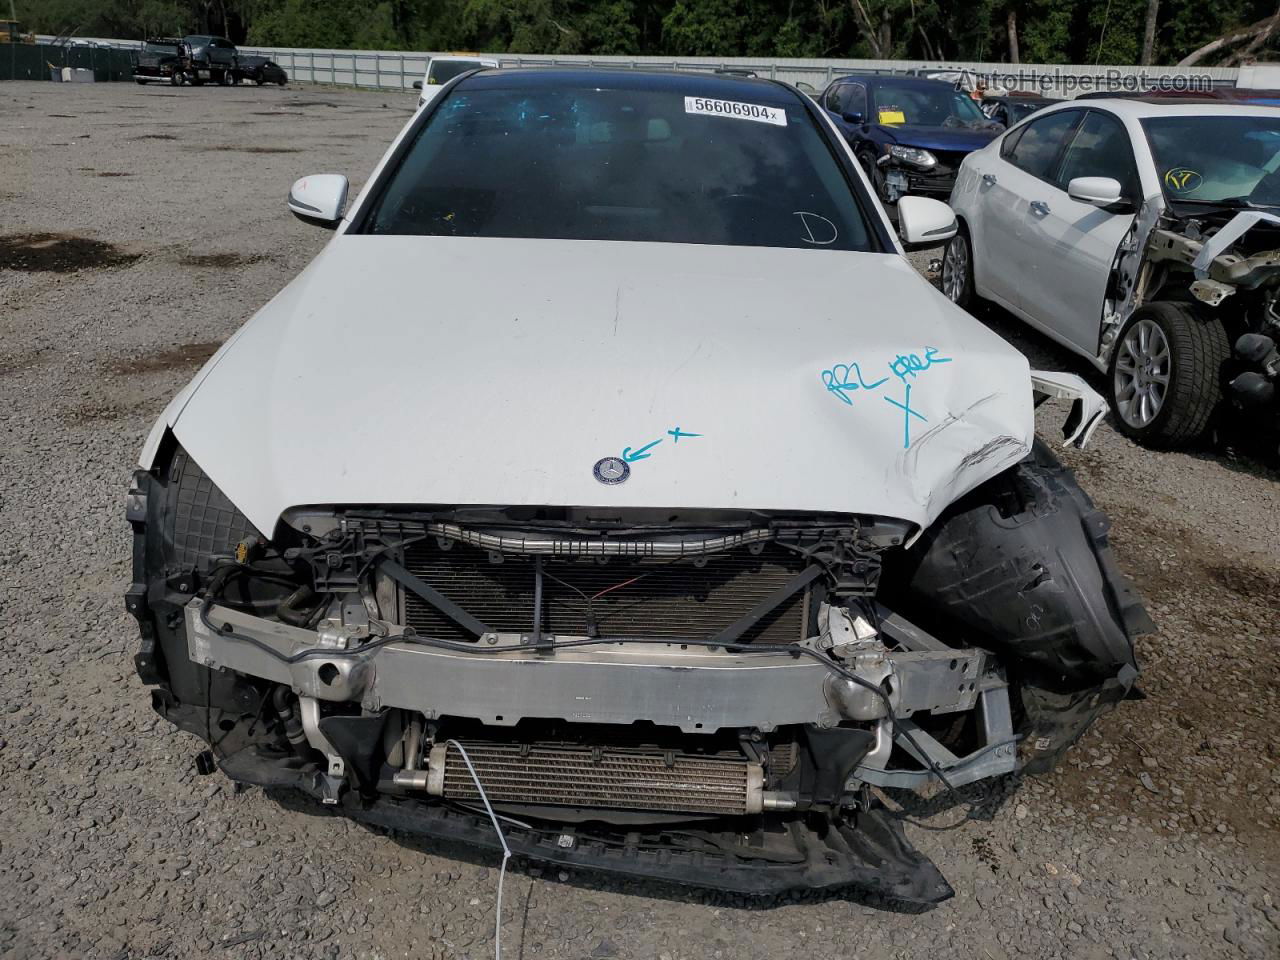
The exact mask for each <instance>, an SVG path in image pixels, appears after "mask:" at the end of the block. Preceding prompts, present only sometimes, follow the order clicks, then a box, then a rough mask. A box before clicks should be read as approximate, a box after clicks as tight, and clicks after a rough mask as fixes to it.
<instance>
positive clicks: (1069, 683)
mask: <svg viewBox="0 0 1280 960" xmlns="http://www.w3.org/2000/svg"><path fill="white" fill-rule="evenodd" d="M1091 419H1092V418H1091ZM155 462H156V466H155V468H153V469H151V470H146V471H141V470H140V471H139V472H138V473H137V474H136V475H135V479H134V486H133V489H132V490H131V492H130V496H129V520H130V521H131V523H132V525H133V529H134V583H133V586H132V587H131V589H130V590H129V593H128V597H127V602H128V608H129V611H130V612H131V613H132V614H133V615H134V616H135V617H136V618H137V620H138V623H139V626H140V629H141V633H142V644H141V648H140V651H139V653H138V655H137V657H136V664H137V668H138V672H139V674H140V676H141V677H142V679H143V680H144V682H146V683H148V684H151V685H154V687H155V689H154V692H153V701H154V705H155V708H156V709H157V711H158V712H159V713H160V714H161V715H162V716H164V717H166V718H167V719H169V720H170V721H171V722H173V723H174V724H176V725H177V726H178V727H180V728H182V729H184V730H187V731H189V732H191V733H194V734H195V735H197V736H199V737H201V738H203V739H205V740H206V741H208V743H209V744H210V748H211V750H212V752H213V754H214V756H215V757H216V760H217V764H218V766H219V767H220V768H221V769H222V770H223V771H224V772H225V773H226V774H227V775H228V776H230V777H231V778H233V779H234V780H237V781H241V782H245V783H252V784H259V785H263V786H275V787H291V788H296V789H299V790H302V791H304V792H306V793H309V794H310V795H312V796H314V797H316V798H318V799H319V800H321V801H322V802H324V803H327V804H333V805H337V806H339V807H341V808H343V809H344V810H347V811H349V812H350V813H351V814H352V815H354V816H359V817H362V818H364V819H367V820H369V821H371V822H374V823H378V824H381V825H384V826H387V827H393V828H396V829H403V830H410V831H418V832H422V833H425V834H429V835H433V836H437V837H444V838H451V839H458V840H464V841H468V842H473V843H478V844H481V845H489V846H494V845H496V844H497V838H496V837H495V836H494V835H493V833H492V831H491V828H490V826H489V820H488V818H487V817H486V816H485V814H484V810H483V806H482V804H484V803H485V802H486V801H487V802H490V803H492V805H493V807H494V809H495V810H496V811H497V812H498V813H499V814H501V815H502V816H503V817H504V818H506V819H505V821H504V822H505V826H504V833H505V834H506V841H507V844H508V845H509V846H510V848H511V850H512V852H514V853H517V854H522V855H525V856H528V857H531V858H536V859H542V860H548V861H553V862H556V863H560V864H565V865H573V866H578V867H584V868H593V869H602V870H609V871H614V872H619V873H624V874H633V875H648V876H659V877H662V878H665V879H668V880H672V881H676V882H683V883H691V884H697V885H701V886H707V887H714V888H721V889H726V890H733V891H740V892H749V893H771V892H777V891H781V890H786V889H791V888H810V889H818V888H834V887H845V886H851V887H856V888H860V889H862V890H865V891H872V892H874V893H876V894H878V895H882V896H884V897H887V898H890V899H895V900H901V901H910V902H919V903H931V902H936V901H939V900H943V899H945V898H947V897H949V896H950V895H951V892H952V891H951V888H950V887H949V885H948V884H947V883H946V881H945V880H944V879H943V878H942V877H941V875H940V874H939V873H938V871H937V870H936V869H935V868H934V867H933V865H932V864H931V863H930V862H929V861H928V860H927V859H926V858H925V857H923V856H922V855H921V854H920V853H919V852H918V851H916V850H915V849H914V848H913V847H912V846H911V845H910V844H909V843H908V842H907V840H906V838H905V836H904V834H903V832H902V827H901V825H900V824H899V822H898V821H897V820H896V819H894V818H893V817H892V816H890V815H889V813H888V812H887V811H886V810H885V808H884V807H883V806H882V805H881V804H879V803H878V802H877V801H875V800H874V799H873V796H872V793H871V791H870V788H871V787H873V786H875V787H881V788H889V789H916V790H918V789H925V788H928V787H930V786H931V784H932V783H934V782H945V783H946V784H948V785H950V786H952V787H955V786H960V785H962V784H967V783H972V782H975V781H978V780H983V779H990V778H993V777H999V776H1002V775H1005V774H1010V773H1013V772H1015V771H1018V770H1020V769H1023V770H1027V771H1032V772H1036V771H1040V770H1043V769H1047V768H1048V767H1049V766H1051V765H1052V763H1053V762H1054V761H1055V760H1056V759H1057V758H1058V757H1059V756H1060V755H1061V754H1062V752H1063V751H1064V750H1065V749H1066V748H1067V747H1068V746H1069V745H1070V744H1071V743H1073V742H1074V741H1075V740H1076V739H1077V738H1078V737H1079V736H1080V734H1081V733H1082V732H1083V730H1084V729H1085V728H1086V727H1087V725H1088V724H1089V723H1090V722H1091V721H1092V720H1093V719H1094V718H1095V717H1096V716H1097V715H1098V714H1099V713H1100V712H1102V711H1103V710H1105V709H1107V708H1109V707H1110V706H1111V705H1113V704H1114V703H1115V702H1117V701H1118V700H1119V699H1120V698H1121V697H1123V696H1124V694H1125V693H1126V692H1127V691H1128V690H1129V689H1130V687H1131V685H1132V684H1133V682H1134V679H1135V677H1136V674H1137V671H1136V663H1135V659H1134V651H1133V636H1134V635H1135V634H1137V633H1140V632H1143V631H1144V630H1145V629H1148V628H1149V626H1150V624H1149V621H1148V620H1147V618H1146V615H1145V613H1144V611H1143V610H1142V607H1141V605H1140V603H1139V601H1138V600H1137V598H1136V597H1135V596H1134V594H1133V593H1132V592H1131V590H1130V588H1129V586H1128V585H1127V583H1126V582H1125V581H1124V579H1123V578H1122V577H1121V576H1120V575H1119V573H1118V572H1117V571H1116V569H1115V566H1114V563H1113V562H1112V560H1111V557H1110V552H1109V548H1108V546H1107V539H1106V530H1107V521H1106V518H1105V517H1103V516H1102V515H1101V514H1100V513H1099V512H1098V511H1096V510H1095V509H1094V508H1093V506H1092V504H1091V503H1090V501H1089V499H1088V497H1087V496H1085V494H1084V493H1083V492H1082V491H1081V490H1080V488H1079V487H1078V486H1077V485H1076V483H1075V481H1074V479H1073V477H1072V475H1071V474H1070V472H1069V471H1067V470H1065V469H1064V468H1062V467H1061V466H1060V465H1059V464H1058V463H1057V461H1056V460H1055V459H1054V458H1053V456H1052V454H1050V453H1049V452H1048V450H1047V449H1046V448H1044V447H1042V446H1039V445H1037V447H1036V449H1035V451H1034V452H1033V454H1032V455H1031V456H1030V457H1029V458H1027V459H1026V460H1024V461H1022V462H1021V463H1019V464H1018V465H1017V466H1015V467H1014V468H1012V469H1010V470H1007V471H1005V472H1004V473H1002V474H1000V475H999V476H997V477H995V478H994V479H993V480H990V481H988V482H987V483H985V484H983V485H982V486H980V487H978V488H977V489H976V490H974V491H972V492H971V493H969V494H968V495H966V496H965V497H963V498H962V499H961V500H960V501H958V502H957V503H956V504H954V505H953V506H952V507H951V508H950V509H949V510H947V511H946V512H945V513H944V514H943V516H942V517H941V518H940V519H939V520H937V521H936V522H935V523H934V524H933V525H932V526H931V527H930V528H929V529H928V530H927V531H924V532H923V535H921V536H918V537H917V536H915V534H917V533H918V532H919V531H917V530H915V529H914V528H913V527H912V526H911V525H910V524H907V523H905V522H902V521H895V520H888V519H884V518H877V517H868V516H858V515H853V514H818V513H784V512H760V511H735V510H705V511H659V510H654V509H639V508H632V509H616V508H598V509H592V508H557V507H545V508H535V507H510V508H504V507H486V508H482V507H452V506H440V505H435V506H425V505H424V506H422V507H420V508H405V507H396V508H379V507H370V506H350V507H343V508H324V509H297V510H292V511H289V512H287V513H286V514H285V515H284V517H283V518H282V519H281V522H280V523H279V524H278V526H277V528H276V530H274V531H272V532H271V535H270V537H269V538H268V537H267V536H266V535H264V533H262V532H260V531H257V530H255V529H254V528H253V527H252V525H251V524H250V523H249V521H248V520H247V519H246V518H245V517H244V516H243V515H242V514H240V512H239V511H238V510H237V509H236V508H235V507H234V506H233V505H232V504H231V503H230V501H228V500H227V498H226V497H225V496H224V495H223V494H222V493H221V491H219V489H218V488H217V486H216V485H215V484H214V482H213V481H212V480H211V478H210V477H208V476H207V475H205V473H204V472H203V471H202V470H201V469H200V467H199V466H198V465H197V464H196V463H195V462H194V461H193V460H192V459H191V458H190V457H189V456H188V455H187V454H186V453H185V452H184V451H183V450H182V448H181V447H180V446H178V445H177V443H176V441H175V440H174V439H173V437H172V435H167V436H166V438H165V440H164V441H163V443H162V444H161V449H160V453H159V455H158V456H157V458H156V461H155ZM908 544H910V545H909V546H908ZM477 781H478V784H479V787H478V786H477Z"/></svg>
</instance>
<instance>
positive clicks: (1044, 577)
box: [886, 440, 1155, 766]
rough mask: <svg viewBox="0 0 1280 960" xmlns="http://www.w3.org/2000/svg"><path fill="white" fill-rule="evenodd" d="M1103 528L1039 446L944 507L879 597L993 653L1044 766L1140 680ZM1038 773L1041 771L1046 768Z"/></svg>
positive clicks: (1121, 582) (1149, 626)
mask: <svg viewBox="0 0 1280 960" xmlns="http://www.w3.org/2000/svg"><path fill="white" fill-rule="evenodd" d="M1109 528H1110V521H1109V520H1108V519H1107V517H1106V515H1105V514H1103V513H1102V512H1101V511H1100V510H1098V509H1097V508H1096V507H1094V505H1093V501H1091V500H1090V499H1089V497H1088V495H1087V494H1086V493H1085V492H1084V490H1082V489H1081V488H1080V485H1079V484H1078V483H1077V482H1076V479H1075V475H1074V474H1073V473H1072V472H1071V471H1070V470H1068V469H1067V468H1066V467H1064V466H1063V465H1062V464H1061V463H1060V462H1059V461H1058V459H1057V457H1055V456H1054V454H1053V453H1052V451H1051V450H1050V449H1049V448H1048V447H1047V446H1046V445H1045V444H1044V443H1042V442H1041V441H1039V440H1037V441H1036V443H1035V445H1034V447H1033V449H1032V452H1031V454H1030V455H1029V456H1028V457H1027V458H1026V459H1024V460H1023V461H1022V462H1021V463H1019V464H1018V465H1017V466H1015V467H1012V468H1011V469H1009V470H1007V471H1005V472H1004V473H1003V474H1001V475H1000V476H998V477H996V478H994V479H992V480H990V481H988V482H987V483H985V484H983V485H982V486H980V487H978V488H977V489H976V490H974V491H972V492H971V493H969V494H967V495H966V496H965V497H963V498H961V500H959V501H957V502H956V503H955V504H953V505H952V506H951V507H950V508H949V509H948V510H947V511H946V512H944V513H943V515H942V516H941V517H940V518H939V519H938V521H937V522H936V523H934V525H933V526H932V527H930V528H929V530H928V531H926V533H925V535H924V536H923V537H921V539H920V540H919V541H918V542H917V543H916V544H915V545H914V546H913V547H912V548H911V549H910V550H909V551H907V552H906V555H905V557H898V558H887V559H886V586H887V595H891V596H892V597H893V598H894V601H895V602H896V603H897V605H898V609H902V610H906V611H910V612H911V614H912V616H913V619H918V620H920V621H922V622H923V623H925V624H932V625H933V626H934V627H935V628H937V629H938V630H940V631H942V635H947V634H951V635H954V634H955V633H956V632H957V628H959V632H960V633H961V634H963V635H964V636H965V637H966V640H967V641H968V642H972V643H974V644H975V645H977V646H979V647H983V648H986V649H990V650H993V651H995V652H996V653H998V654H1000V655H1001V656H1002V658H1003V660H1004V662H1005V665H1006V666H1007V667H1008V669H1009V672H1010V677H1011V679H1013V680H1014V681H1015V684H1016V685H1017V686H1018V687H1019V688H1020V689H1021V690H1022V701H1023V707H1024V711H1025V716H1026V719H1027V721H1028V725H1027V726H1026V727H1025V728H1024V729H1022V730H1020V731H1019V732H1021V733H1023V734H1025V735H1026V736H1027V745H1028V746H1030V747H1032V748H1034V746H1035V744H1036V743H1039V744H1040V746H1039V748H1038V749H1037V750H1035V753H1036V755H1037V756H1039V757H1043V758H1046V759H1048V760H1051V759H1052V758H1055V757H1056V756H1057V755H1058V754H1059V753H1060V752H1061V750H1062V749H1065V747H1066V746H1068V745H1069V744H1070V743H1071V742H1074V740H1075V739H1076V738H1077V737H1078V736H1079V735H1080V733H1082V732H1083V731H1084V729H1085V728H1086V727H1087V726H1088V724H1089V723H1090V722H1092V720H1093V718H1094V717H1096V716H1097V714H1098V713H1100V712H1101V711H1102V710H1105V709H1106V708H1107V707H1108V706H1110V705H1111V704H1114V703H1115V702H1116V701H1118V700H1119V699H1121V698H1122V697H1123V696H1124V695H1125V693H1127V692H1128V690H1129V688H1130V687H1131V686H1132V684H1133V681H1134V680H1135V679H1136V677H1137V673H1138V664H1137V658H1136V655H1135V653H1134V645H1133V641H1134V637H1135V636H1137V635H1139V634H1143V633H1149V632H1152V631H1153V630H1154V629H1155V625H1154V624H1153V623H1152V622H1151V618H1150V617H1149V616H1148V615H1147V612H1146V609H1145V608H1144V607H1143V605H1142V601H1141V599H1140V598H1139V596H1138V595H1137V593H1136V592H1135V591H1134V589H1133V587H1132V585H1131V584H1130V583H1129V582H1128V580H1126V579H1125V577H1124V576H1123V575H1122V574H1121V573H1120V571H1119V568H1118V567H1117V566H1116V563H1115V560H1114V558H1113V556H1112V553H1111V547H1110V544H1109V543H1108V542H1107V531H1108V529H1109ZM1045 765H1047V764H1042V765H1041V766H1045Z"/></svg>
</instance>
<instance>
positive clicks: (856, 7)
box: [849, 0, 888, 60]
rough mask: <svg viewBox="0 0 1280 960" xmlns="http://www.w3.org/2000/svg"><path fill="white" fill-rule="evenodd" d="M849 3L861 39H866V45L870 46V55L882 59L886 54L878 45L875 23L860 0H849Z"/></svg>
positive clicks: (878, 39) (878, 38)
mask: <svg viewBox="0 0 1280 960" xmlns="http://www.w3.org/2000/svg"><path fill="white" fill-rule="evenodd" d="M849 5H850V6H851V7H853V13H854V17H855V18H856V19H857V21H858V32H859V33H860V34H862V39H864V40H866V41H867V46H869V47H870V48H871V55H872V56H873V57H874V58H875V59H877V60H884V59H886V58H887V56H888V55H887V54H886V53H885V52H884V49H883V48H882V47H881V46H880V36H879V34H878V33H877V32H876V27H875V24H873V23H872V22H871V17H870V15H869V14H868V13H867V8H866V6H865V5H864V4H863V2H862V0H849Z"/></svg>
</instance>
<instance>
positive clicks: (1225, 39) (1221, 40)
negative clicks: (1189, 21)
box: [1178, 14, 1276, 67]
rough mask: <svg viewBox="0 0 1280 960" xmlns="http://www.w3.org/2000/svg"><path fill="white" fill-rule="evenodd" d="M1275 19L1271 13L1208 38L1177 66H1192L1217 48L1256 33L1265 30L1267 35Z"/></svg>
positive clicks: (1227, 45)
mask: <svg viewBox="0 0 1280 960" xmlns="http://www.w3.org/2000/svg"><path fill="white" fill-rule="evenodd" d="M1275 20H1276V17H1275V14H1272V15H1271V16H1269V17H1266V18H1265V19H1263V20H1259V21H1258V22H1257V23H1252V24H1250V25H1249V26H1247V27H1241V28H1240V29H1239V30H1235V31H1233V32H1231V33H1227V34H1223V35H1222V36H1220V37H1218V39H1216V40H1210V41H1209V42H1208V43H1206V44H1205V45H1204V46H1203V47H1200V48H1199V49H1196V50H1192V51H1191V53H1189V54H1187V55H1186V56H1185V57H1183V58H1182V59H1181V60H1179V61H1178V66H1180V67H1191V66H1194V65H1195V64H1197V63H1199V62H1200V61H1201V60H1203V59H1204V58H1205V57H1207V56H1209V55H1210V54H1214V53H1217V52H1218V51H1219V50H1222V49H1224V48H1226V47H1233V46H1235V45H1236V44H1237V43H1243V42H1244V41H1245V40H1251V39H1253V38H1254V37H1256V36H1257V35H1258V34H1260V33H1263V32H1266V33H1267V35H1268V36H1269V35H1270V32H1271V30H1272V29H1274V25H1275ZM1264 39H1265V38H1264Z"/></svg>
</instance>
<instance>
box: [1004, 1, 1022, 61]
mask: <svg viewBox="0 0 1280 960" xmlns="http://www.w3.org/2000/svg"><path fill="white" fill-rule="evenodd" d="M1005 28H1006V29H1007V30H1008V31H1009V62H1010V63H1021V62H1022V60H1021V59H1020V58H1019V56H1018V11H1017V10H1015V9H1013V7H1010V8H1009V16H1008V17H1007V18H1006V19H1005Z"/></svg>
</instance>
